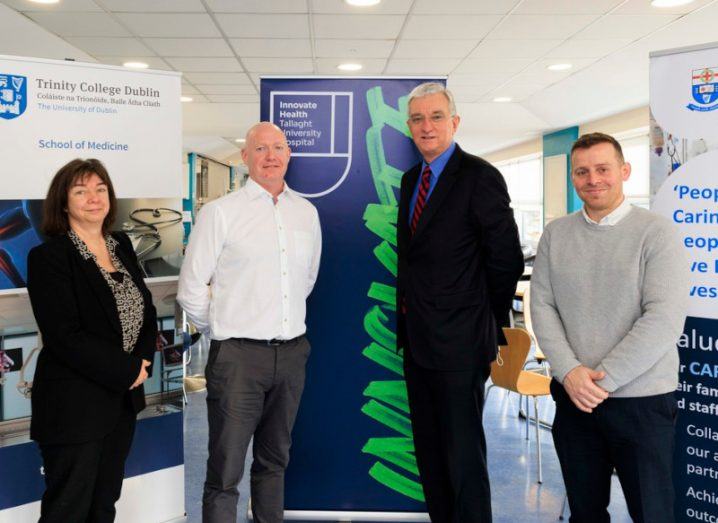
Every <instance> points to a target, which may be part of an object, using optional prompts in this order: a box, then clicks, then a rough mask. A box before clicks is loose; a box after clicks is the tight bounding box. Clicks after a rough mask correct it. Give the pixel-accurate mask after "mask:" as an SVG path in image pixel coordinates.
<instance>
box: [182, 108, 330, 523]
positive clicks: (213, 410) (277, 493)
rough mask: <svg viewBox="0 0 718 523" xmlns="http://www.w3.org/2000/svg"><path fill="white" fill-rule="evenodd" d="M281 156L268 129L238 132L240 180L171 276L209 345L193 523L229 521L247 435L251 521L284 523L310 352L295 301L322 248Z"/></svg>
mask: <svg viewBox="0 0 718 523" xmlns="http://www.w3.org/2000/svg"><path fill="white" fill-rule="evenodd" d="M289 156H290V150H289V146H288V145H287V140H286V137H285V136H284V133H283V132H282V131H281V129H279V128H278V127H277V126H275V125H274V124H271V123H268V122H261V123H258V124H256V125H255V126H254V127H252V128H251V129H250V130H249V131H248V132H247V139H246V144H245V148H244V149H243V150H242V159H243V160H244V162H245V164H246V165H247V167H248V169H249V180H247V184H246V185H245V186H244V187H243V188H242V189H240V190H238V191H236V192H234V193H232V194H229V195H227V196H224V197H222V198H219V199H217V200H214V201H212V202H210V203H208V204H207V205H205V206H204V207H203V208H202V211H201V212H200V213H199V216H198V218H197V222H196V224H195V226H194V229H193V231H192V235H191V237H190V242H189V245H188V246H187V252H186V256H185V261H184V264H183V265H182V271H181V273H180V279H179V289H178V291H177V301H178V302H179V303H180V305H182V307H183V308H184V310H185V312H186V313H187V316H188V317H189V319H190V320H191V321H192V323H194V325H195V326H196V327H197V328H198V329H199V330H201V331H203V332H208V333H209V335H210V337H211V340H212V341H211V344H210V353H209V359H208V361H207V368H206V371H205V374H206V378H207V418H208V422H209V459H208V460H207V477H206V480H205V484H204V496H203V500H202V520H203V521H204V523H226V522H234V521H236V520H237V501H238V498H239V492H238V491H237V485H238V483H239V481H240V480H241V479H242V475H243V473H244V460H245V455H246V452H247V447H248V446H249V441H250V439H251V438H252V436H254V444H253V454H254V462H253V464H252V470H251V495H252V512H253V515H254V520H255V521H257V522H259V523H280V522H281V521H283V513H284V471H285V469H286V467H287V464H288V462H289V448H290V446H291V431H292V426H293V425H294V419H295V417H296V414H297V408H298V407H299V400H300V398H301V395H302V390H303V388H304V368H305V364H306V361H307V357H308V356H309V352H310V346H309V342H308V341H307V339H306V337H305V336H304V334H305V331H306V325H305V323H304V319H305V312H306V298H307V296H309V293H310V292H311V291H312V287H314V282H315V281H316V278H317V272H318V269H319V258H320V254H321V243H322V242H321V229H320V227H319V216H318V214H317V210H316V209H315V208H314V206H313V205H312V204H310V203H309V202H308V201H307V200H305V199H304V198H302V197H300V196H299V195H298V194H296V193H295V192H293V191H292V190H291V189H290V188H289V187H287V185H286V183H284V175H285V174H286V172H287V166H288V163H289Z"/></svg>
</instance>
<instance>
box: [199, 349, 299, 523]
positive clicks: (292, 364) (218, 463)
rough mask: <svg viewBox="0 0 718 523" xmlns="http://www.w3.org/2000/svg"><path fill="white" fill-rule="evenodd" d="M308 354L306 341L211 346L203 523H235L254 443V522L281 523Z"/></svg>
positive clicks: (252, 475)
mask: <svg viewBox="0 0 718 523" xmlns="http://www.w3.org/2000/svg"><path fill="white" fill-rule="evenodd" d="M309 352H310V346H309V342H308V341H307V339H306V338H305V337H301V338H298V339H297V340H296V341H293V342H290V343H286V344H284V345H279V346H268V345H262V344H258V343H253V342H248V341H243V340H236V339H228V340H223V341H217V340H212V343H211V345H210V353H209V359H208V361H207V369H206V371H205V375H206V377H207V419H208V422H209V458H208V459H207V478H206V480H205V483H204V493H203V497H202V521H203V522H204V523H229V522H232V523H233V522H235V521H237V501H238V500H239V492H238V491H237V484H238V483H239V481H240V480H241V479H242V476H243V474H244V459H245V456H246V453H247V448H248V446H249V441H250V439H252V436H254V443H253V446H252V452H253V457H254V461H253V462H252V470H251V471H250V472H251V482H250V485H251V496H252V515H253V517H254V521H255V522H256V523H281V522H282V521H284V471H285V469H286V468H287V465H288V464H289V449H290V447H291V444H292V427H293V426H294V420H295V418H296V415H297V409H298V408H299V401H300V399H301V397H302V391H303V390H304V369H305V366H306V362H307V358H308V357H309Z"/></svg>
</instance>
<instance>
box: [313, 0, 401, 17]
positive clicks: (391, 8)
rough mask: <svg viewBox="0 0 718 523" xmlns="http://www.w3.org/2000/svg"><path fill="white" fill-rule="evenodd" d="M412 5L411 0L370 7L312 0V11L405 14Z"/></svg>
mask: <svg viewBox="0 0 718 523" xmlns="http://www.w3.org/2000/svg"><path fill="white" fill-rule="evenodd" d="M410 7H411V0H390V1H388V2H380V3H379V4H377V5H372V6H368V7H356V6H351V5H349V4H347V3H346V2H343V1H341V0H339V1H337V0H312V12H313V13H315V14H343V15H365V14H366V15H373V14H382V15H405V14H406V13H408V12H409V8H410Z"/></svg>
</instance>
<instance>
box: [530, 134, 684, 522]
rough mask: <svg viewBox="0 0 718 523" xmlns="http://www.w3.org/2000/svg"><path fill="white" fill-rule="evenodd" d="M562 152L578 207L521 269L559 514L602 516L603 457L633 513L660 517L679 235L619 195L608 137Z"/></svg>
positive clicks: (617, 155)
mask: <svg viewBox="0 0 718 523" xmlns="http://www.w3.org/2000/svg"><path fill="white" fill-rule="evenodd" d="M571 162H572V170H571V179H572V181H573V184H574V187H575V188H576V192H577V193H578V195H579V197H580V198H581V200H582V201H583V202H584V206H583V208H582V209H581V210H580V211H578V212H575V213H573V214H571V215H569V216H565V217H563V218H560V219H557V220H555V221H553V222H551V223H550V224H548V225H547V226H546V229H545V230H544V233H543V236H542V237H541V241H540V243H539V248H538V254H537V256H536V262H535V264H534V268H533V275H532V278H531V315H532V319H533V324H534V330H535V332H536V337H537V338H538V343H539V345H540V347H541V349H542V350H543V351H544V353H545V354H546V356H547V357H548V360H549V362H550V363H551V369H552V372H553V377H554V380H553V381H552V383H551V393H552V396H553V397H554V399H555V400H556V417H555V420H554V424H553V437H554V443H555V445H556V452H557V454H558V458H559V462H560V463H561V470H562V473H563V477H564V483H565V484H566V492H567V494H568V501H569V506H570V508H571V521H572V522H591V523H594V522H603V521H606V522H607V521H610V517H609V514H608V510H607V507H608V504H609V496H610V484H611V474H612V472H613V470H614V468H615V469H616V472H617V474H618V476H619V478H620V481H621V486H622V487H623V491H624V494H625V497H626V503H627V505H628V511H629V513H630V515H631V517H632V518H633V520H634V521H636V522H643V521H646V522H650V523H661V522H672V521H674V517H673V500H674V493H673V483H672V463H673V446H674V443H673V442H674V432H675V430H674V421H675V416H676V413H677V405H676V400H675V398H674V391H675V389H676V386H677V384H678V365H679V361H678V350H677V348H676V341H677V339H678V337H679V336H680V334H681V333H682V332H683V324H684V320H685V311H686V307H687V300H688V290H687V287H688V272H687V265H686V261H685V257H684V254H683V250H682V247H681V242H680V238H679V236H678V234H677V231H676V230H675V228H674V226H673V225H672V224H671V223H670V221H669V220H667V219H665V218H663V217H661V216H658V215H656V214H653V213H651V212H649V211H646V210H644V209H641V208H638V207H632V206H631V205H629V204H628V203H627V202H626V199H625V196H624V194H623V182H625V181H626V180H628V177H629V176H630V174H631V166H630V164H628V163H626V162H625V161H624V159H623V152H622V151H621V146H620V145H619V143H618V142H617V141H616V140H615V139H614V138H612V137H611V136H608V135H605V134H602V133H592V134H587V135H583V136H581V137H580V138H579V139H578V140H577V141H576V143H575V144H574V145H573V148H572V150H571Z"/></svg>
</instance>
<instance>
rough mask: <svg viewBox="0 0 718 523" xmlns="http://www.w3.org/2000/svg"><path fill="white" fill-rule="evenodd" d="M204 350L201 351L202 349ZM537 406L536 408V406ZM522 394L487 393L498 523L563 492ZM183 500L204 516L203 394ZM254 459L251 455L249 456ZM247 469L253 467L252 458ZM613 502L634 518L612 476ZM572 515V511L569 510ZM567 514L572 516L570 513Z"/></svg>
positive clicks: (551, 505)
mask: <svg viewBox="0 0 718 523" xmlns="http://www.w3.org/2000/svg"><path fill="white" fill-rule="evenodd" d="M200 352H201V353H200ZM200 352H198V353H195V354H194V355H193V356H194V360H193V362H192V366H191V368H190V373H199V372H201V371H202V368H203V365H204V359H205V357H206V356H205V354H204V351H200ZM532 408H533V407H532ZM517 409H518V398H517V396H516V395H515V394H511V395H508V394H507V393H506V392H505V391H503V390H500V389H495V390H492V391H491V392H490V393H489V396H488V399H487V402H486V407H485V411H484V427H485V428H486V435H487V444H488V450H489V473H490V475H491V487H492V503H493V512H494V522H495V523H519V522H520V523H533V522H551V521H557V520H558V515H559V512H560V511H561V504H562V502H563V497H564V489H563V482H562V480H561V472H560V470H559V465H558V460H557V458H556V453H555V451H554V448H553V441H552V440H551V433H550V432H549V431H548V430H544V429H542V433H541V449H542V456H543V476H544V481H543V484H542V485H539V484H537V482H536V479H537V472H536V471H537V464H536V445H535V429H534V427H533V425H531V427H530V433H529V436H530V440H529V441H526V439H525V424H524V422H523V421H522V420H520V419H519V418H518V416H517ZM540 417H541V418H542V419H547V420H551V419H552V418H553V403H552V401H551V400H550V399H543V400H542V401H541V404H540ZM184 423H185V474H186V477H185V491H186V494H185V500H186V507H187V514H188V518H187V521H188V523H199V522H200V521H201V497H202V483H203V481H204V471H205V460H206V459H207V421H206V408H205V393H204V392H197V393H194V394H191V395H190V396H189V405H187V407H186V408H185V421H184ZM249 459H250V460H251V457H250V458H249ZM246 470H249V460H248V463H247V467H246ZM248 493H249V481H248V477H245V478H244V479H243V480H242V483H241V485H240V506H239V514H240V516H239V518H238V521H240V522H242V523H244V522H245V521H247V520H246V513H247V498H248ZM611 499H612V502H611V506H610V508H609V510H610V512H611V519H612V521H614V522H618V523H623V522H630V521H631V519H630V518H629V516H628V514H627V511H626V505H625V501H624V499H623V494H622V493H621V489H620V486H619V484H618V480H617V479H616V478H615V477H614V480H613V492H612V498H611ZM567 516H568V510H567ZM567 519H568V518H567Z"/></svg>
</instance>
